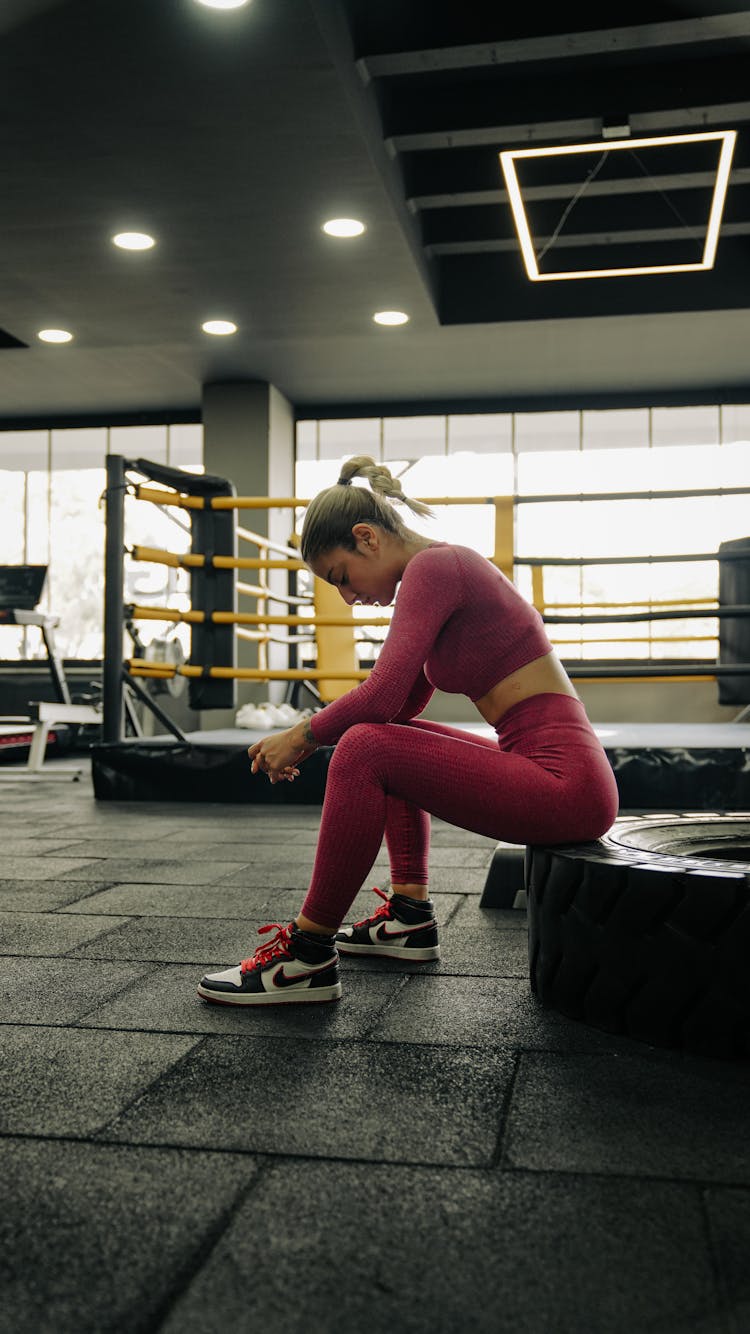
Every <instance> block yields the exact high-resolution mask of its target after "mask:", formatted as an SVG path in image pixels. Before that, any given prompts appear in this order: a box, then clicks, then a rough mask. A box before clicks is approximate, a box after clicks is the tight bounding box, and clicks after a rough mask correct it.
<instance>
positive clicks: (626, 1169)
mask: <svg viewBox="0 0 750 1334" xmlns="http://www.w3.org/2000/svg"><path fill="white" fill-rule="evenodd" d="M617 1045H618V1044H617V1043H616V1041H615V1040H613V1047H614V1048H615V1050H613V1052H612V1053H611V1054H609V1053H604V1052H603V1053H601V1054H598V1055H594V1054H592V1055H570V1056H565V1055H542V1054H533V1053H532V1054H529V1055H528V1056H524V1057H522V1059H521V1067H520V1071H519V1075H518V1080H517V1082H516V1086H515V1090H514V1096H513V1101H512V1106H511V1110H510V1117H509V1124H508V1131H507V1135H506V1142H505V1148H506V1155H507V1162H508V1163H509V1164H510V1165H511V1166H514V1167H528V1168H533V1169H534V1170H538V1171H543V1170H545V1169H550V1170H555V1171H559V1172H610V1173H616V1174H627V1175H631V1176H649V1175H655V1176H665V1177H672V1178H675V1179H678V1178H682V1179H685V1180H689V1179H693V1180H698V1181H716V1182H734V1183H748V1182H750V1137H749V1136H748V1133H747V1131H748V1107H750V1067H748V1066H742V1065H739V1064H734V1063H730V1062H727V1063H724V1062H719V1061H715V1062H710V1063H709V1062H702V1061H697V1060H696V1061H691V1060H690V1059H688V1058H682V1057H680V1056H678V1055H675V1054H673V1053H662V1052H655V1051H653V1050H652V1049H650V1048H646V1049H645V1050H644V1053H643V1055H640V1054H635V1053H634V1052H633V1050H632V1048H633V1047H634V1046H635V1045H636V1044H632V1045H631V1049H630V1051H628V1052H627V1053H625V1052H622V1051H620V1052H618V1051H617V1050H616V1048H617Z"/></svg>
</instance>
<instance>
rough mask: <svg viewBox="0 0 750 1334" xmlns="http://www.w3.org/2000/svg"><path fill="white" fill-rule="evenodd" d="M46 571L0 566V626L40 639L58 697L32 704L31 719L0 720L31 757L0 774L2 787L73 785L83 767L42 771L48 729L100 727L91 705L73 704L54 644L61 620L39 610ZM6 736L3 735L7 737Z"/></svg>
mask: <svg viewBox="0 0 750 1334" xmlns="http://www.w3.org/2000/svg"><path fill="white" fill-rule="evenodd" d="M47 568H48V567H47V566H46V565H0V625H17V626H35V627H37V628H38V629H39V630H40V631H41V634H42V639H43V642H44V647H45V649H46V651H47V661H48V663H49V669H50V676H51V678H52V686H53V689H54V692H55V695H56V696H57V699H56V701H55V702H53V703H47V702H40V703H33V702H32V703H30V704H29V713H28V714H27V715H24V716H23V717H18V716H13V717H12V718H4V719H3V718H0V726H2V727H3V728H4V729H5V728H7V729H9V734H10V735H11V736H12V737H13V738H14V740H15V738H16V737H17V736H18V737H20V736H24V737H27V738H28V744H29V754H28V760H27V763H26V765H25V766H24V767H19V766H13V767H9V768H0V782H19V781H23V780H25V781H27V782H28V781H38V780H39V779H41V778H45V779H53V780H55V779H56V780H60V779H63V780H66V779H71V778H72V779H73V780H76V779H78V778H80V776H81V774H82V773H83V766H82V765H57V764H56V765H55V766H54V767H53V768H51V767H45V765H44V757H45V754H46V749H47V742H48V739H49V736H50V729H51V728H52V727H53V725H55V724H63V725H68V726H71V725H72V726H75V727H80V726H82V725H84V724H100V723H101V721H102V717H101V713H100V712H99V711H97V710H96V709H95V708H93V707H92V706H90V705H86V704H74V703H73V702H72V699H71V695H70V689H69V687H68V682H67V679H66V676H65V668H64V665H63V661H62V658H61V657H60V656H59V654H58V652H57V647H56V644H55V630H56V628H57V626H58V625H59V624H60V618H59V616H52V615H49V614H48V613H46V612H40V611H38V610H37V607H38V604H39V601H40V599H41V596H42V592H43V590H44V584H45V580H46V577H47ZM6 735H7V733H6Z"/></svg>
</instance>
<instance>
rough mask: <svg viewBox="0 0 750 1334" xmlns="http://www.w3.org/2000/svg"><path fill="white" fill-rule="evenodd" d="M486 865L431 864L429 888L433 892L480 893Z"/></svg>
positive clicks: (486, 868)
mask: <svg viewBox="0 0 750 1334" xmlns="http://www.w3.org/2000/svg"><path fill="white" fill-rule="evenodd" d="M488 869H489V862H488V863H487V865H486V866H485V865H481V866H435V865H433V866H431V867H430V890H431V891H432V893H433V894H481V892H482V890H483V889H484V883H485V881H486V879H487V871H488Z"/></svg>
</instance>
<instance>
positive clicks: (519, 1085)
mask: <svg viewBox="0 0 750 1334" xmlns="http://www.w3.org/2000/svg"><path fill="white" fill-rule="evenodd" d="M2 808H3V821H2V827H3V844H2V846H3V860H2V864H1V865H0V877H2V878H1V879H0V951H1V952H2V954H3V955H4V956H5V957H4V958H3V964H2V977H3V983H2V987H1V988H0V1004H1V1006H2V1013H1V1014H0V1019H1V1020H2V1024H1V1026H0V1043H1V1044H2V1051H1V1053H0V1066H1V1067H2V1071H3V1080H2V1102H1V1103H0V1119H1V1125H2V1139H0V1152H1V1154H2V1161H1V1163H0V1181H1V1182H2V1187H1V1188H0V1198H1V1199H2V1205H3V1207H2V1210H1V1211H0V1256H1V1257H2V1259H0V1271H1V1272H2V1297H1V1299H0V1331H2V1334H32V1331H33V1334H44V1332H46V1331H50V1334H53V1332H54V1334H68V1332H70V1334H73V1331H75V1334H87V1332H89V1331H90V1334H106V1332H107V1331H118V1334H119V1332H120V1331H123V1332H127V1334H145V1332H147V1331H157V1330H158V1331H162V1330H163V1331H169V1332H170V1334H171V1332H172V1331H174V1332H175V1334H177V1331H179V1332H180V1334H182V1331H184V1330H186V1329H190V1330H197V1329H199V1330H202V1331H205V1334H218V1331H221V1330H226V1329H230V1328H231V1329H234V1330H236V1331H238V1332H239V1334H242V1332H243V1331H245V1330H251V1329H255V1328H256V1326H257V1327H261V1328H262V1329H263V1330H264V1331H265V1334H297V1331H299V1334H302V1331H305V1334H309V1332H310V1331H313V1334H317V1332H318V1331H319V1332H320V1334H330V1331H331V1330H341V1331H342V1334H352V1332H356V1331H359V1330H363V1331H365V1330H366V1331H367V1334H378V1331H383V1334H401V1331H409V1334H412V1332H413V1334H422V1331H425V1334H427V1331H429V1334H435V1332H436V1331H450V1334H454V1331H461V1330H463V1329H471V1330H472V1331H473V1332H474V1334H477V1332H478V1331H487V1332H488V1334H490V1332H491V1334H504V1332H505V1331H508V1332H509V1334H510V1331H512V1332H513V1334H582V1332H584V1334H646V1331H648V1334H660V1332H661V1331H664V1332H666V1331H669V1332H670V1334H672V1332H676V1331H688V1330H689V1331H691V1334H698V1332H699V1331H700V1334H709V1332H710V1334H713V1332H714V1331H716V1334H747V1331H748V1330H750V1268H749V1267H748V1264H747V1256H748V1254H749V1253H750V1136H748V1124H749V1119H748V1108H749V1107H750V1067H748V1065H747V1064H745V1063H737V1064H732V1063H722V1062H718V1061H717V1062H709V1061H700V1060H697V1059H694V1058H687V1059H686V1058H683V1057H681V1056H679V1055H677V1054H675V1053H672V1052H667V1051H660V1050H654V1049H651V1048H648V1047H645V1046H641V1045H639V1044H636V1043H633V1042H630V1041H625V1040H621V1039H618V1038H613V1037H610V1036H608V1035H606V1034H603V1033H599V1032H596V1031H594V1030H590V1029H587V1028H585V1027H584V1026H582V1025H580V1024H576V1023H572V1022H569V1021H567V1020H565V1019H563V1018H562V1017H560V1016H558V1015H555V1014H552V1013H546V1012H544V1011H542V1010H541V1009H540V1007H539V1006H538V1005H537V1003H536V1001H535V1000H534V998H533V997H532V995H531V994H530V991H529V985H528V980H527V962H526V933H525V918H524V915H523V913H520V912H500V911H492V910H482V909H480V907H479V899H480V895H481V891H482V887H483V884H484V879H485V876H486V873H487V869H488V866H489V863H490V859H491V855H492V851H493V847H494V845H493V844H492V842H491V841H489V840H487V839H482V838H479V837H475V836H473V835H470V834H466V833H464V832H463V831H460V830H456V829H454V828H452V827H450V826H448V825H442V824H440V823H439V822H435V824H434V836H433V856H432V865H433V868H434V874H433V891H434V894H435V898H436V900H437V903H438V909H439V917H440V919H441V922H442V925H443V930H442V949H443V957H442V959H441V960H440V962H439V963H433V964H427V965H422V966H419V965H411V969H410V966H409V965H407V964H400V963H396V962H393V961H379V960H377V959H370V960H364V959H354V960H349V961H346V960H344V961H343V962H342V975H343V981H344V998H343V1000H342V1001H340V1002H339V1003H338V1004H336V1005H327V1006H320V1007H319V1008H312V1007H289V1008H284V1007H281V1008H279V1009H265V1010H263V1011H261V1012H257V1011H251V1012H245V1011H240V1012H237V1011H234V1010H231V1009H223V1008H220V1007H218V1006H216V1007H212V1006H207V1005H204V1004H203V1003H202V1002H201V1001H199V1000H198V998H197V996H196V994H195V984H196V982H197V980H198V978H199V977H200V975H201V973H202V972H203V971H204V970H205V969H206V967H207V966H208V967H215V966H226V965H228V964H232V963H235V962H237V960H238V959H239V958H240V957H242V956H243V955H246V954H249V953H251V951H252V949H253V948H254V947H255V944H257V943H258V937H257V936H256V935H255V931H256V929H257V927H258V926H259V925H261V924H263V923H264V922H268V921H280V922H284V921H288V920H289V919H290V917H291V916H292V915H293V914H294V913H295V912H296V910H297V909H298V907H299V905H300V902H301V892H302V890H303V888H304V886H305V883H306V877H307V874H308V870H309V867H310V864H311V858H312V855H313V850H314V844H315V837H316V827H317V822H318V818H319V811H318V809H317V808H310V807H284V808H279V809H275V808H273V807H268V806H262V807H253V806H247V805H246V806H232V807H221V806H212V805H206V806H195V805H183V804H175V803H169V802H164V803H145V804H142V803H132V804H115V803H111V804H110V803H103V804H97V803H96V802H95V801H94V798H93V795H92V791H91V786H90V782H89V780H88V778H86V777H85V778H84V779H83V781H81V782H80V783H70V782H51V781H44V782H41V783H38V784H33V785H32V784H23V783H20V782H19V783H18V784H15V783H10V784H7V783H6V784H5V785H4V786H3V789H2ZM387 883H388V871H387V863H386V861H385V859H384V858H383V857H382V856H381V859H379V861H378V863H377V865H376V867H375V868H374V870H373V873H372V876H371V878H370V880H369V881H368V887H369V886H370V885H375V884H377V885H379V886H381V887H383V886H384V885H387ZM376 903H377V900H376V899H375V898H374V897H373V896H372V895H371V894H370V893H369V892H368V888H367V887H366V888H364V889H363V891H362V893H361V894H360V896H359V898H358V900H357V902H356V905H355V909H354V913H356V915H364V914H365V913H366V912H368V911H371V910H372V908H373V907H374V906H375V905H376Z"/></svg>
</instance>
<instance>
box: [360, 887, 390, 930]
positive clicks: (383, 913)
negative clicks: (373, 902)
mask: <svg viewBox="0 0 750 1334" xmlns="http://www.w3.org/2000/svg"><path fill="white" fill-rule="evenodd" d="M372 892H373V894H377V895H378V897H379V898H381V899H385V902H384V903H381V905H380V907H379V908H376V909H375V912H374V913H373V914H372V917H363V918H362V921H361V922H355V923H354V925H355V926H365V925H366V924H367V923H368V922H374V921H376V919H377V918H378V917H389V916H390V912H391V896H390V894H384V893H383V891H382V889H378V888H377V886H375V885H373V887H372Z"/></svg>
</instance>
